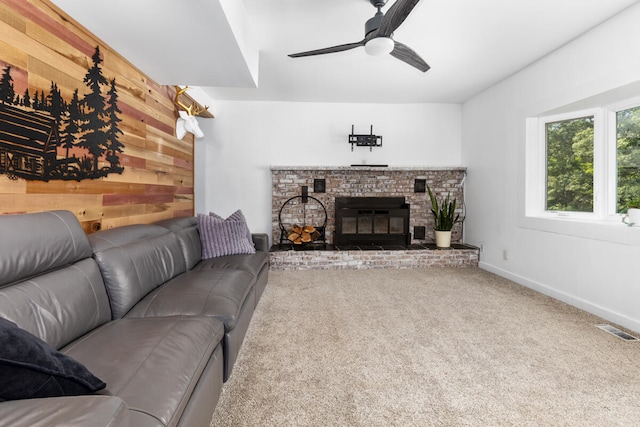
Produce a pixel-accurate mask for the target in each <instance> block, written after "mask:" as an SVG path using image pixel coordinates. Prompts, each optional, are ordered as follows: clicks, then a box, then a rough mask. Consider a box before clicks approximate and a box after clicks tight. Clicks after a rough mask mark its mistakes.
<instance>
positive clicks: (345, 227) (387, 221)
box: [333, 197, 411, 246]
mask: <svg viewBox="0 0 640 427" xmlns="http://www.w3.org/2000/svg"><path fill="white" fill-rule="evenodd" d="M335 204H336V210H335V221H336V228H335V235H334V237H333V244H334V245H335V246H388V245H400V246H408V245H409V244H410V242H411V236H410V234H409V211H410V209H409V208H410V206H409V204H408V203H406V201H405V198H404V197H336V199H335Z"/></svg>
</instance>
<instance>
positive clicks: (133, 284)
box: [89, 224, 187, 319]
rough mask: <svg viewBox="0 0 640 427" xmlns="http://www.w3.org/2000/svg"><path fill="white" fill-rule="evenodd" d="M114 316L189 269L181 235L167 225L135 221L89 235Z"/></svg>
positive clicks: (125, 310)
mask: <svg viewBox="0 0 640 427" xmlns="http://www.w3.org/2000/svg"><path fill="white" fill-rule="evenodd" d="M89 241H90V243H91V248H92V250H93V257H94V259H95V260H96V261H97V263H98V265H99V266H100V271H101V272H102V277H103V279H104V283H105V285H106V288H107V293H108V294H109V302H110V303H111V312H112V315H113V318H114V319H119V318H121V317H123V316H124V315H125V314H126V313H127V312H128V311H129V310H131V308H132V307H133V306H134V305H135V304H136V303H137V302H138V301H140V300H141V299H142V298H143V297H144V296H145V295H147V294H148V293H149V292H151V291H152V290H154V289H155V288H157V287H158V286H160V285H161V284H163V283H165V282H166V281H167V280H169V279H171V278H173V277H175V276H177V275H178V274H181V273H184V272H185V271H186V269H187V267H186V263H185V259H184V255H183V253H182V247H181V245H180V241H179V240H178V237H177V236H176V235H175V234H174V233H172V232H171V231H169V230H168V229H166V228H164V227H160V226H157V225H149V224H135V225H127V226H124V227H118V228H112V229H110V230H104V231H100V232H97V233H94V234H91V235H89Z"/></svg>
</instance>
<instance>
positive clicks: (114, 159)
mask: <svg viewBox="0 0 640 427" xmlns="http://www.w3.org/2000/svg"><path fill="white" fill-rule="evenodd" d="M107 95H108V97H109V98H108V107H107V110H106V114H107V117H108V118H109V127H108V128H107V144H108V145H107V150H108V151H107V161H108V162H109V163H110V164H111V168H110V170H111V171H113V172H118V173H122V171H123V168H122V167H121V166H120V156H119V155H118V153H122V148H123V147H124V144H123V143H121V142H120V140H119V138H118V134H122V131H121V130H120V128H119V127H118V123H119V122H121V121H122V119H120V118H119V117H118V114H120V113H122V111H120V109H119V108H118V92H117V89H116V79H112V80H111V88H110V89H109V92H108V93H107Z"/></svg>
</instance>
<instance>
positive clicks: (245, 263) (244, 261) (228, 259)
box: [193, 251, 269, 276]
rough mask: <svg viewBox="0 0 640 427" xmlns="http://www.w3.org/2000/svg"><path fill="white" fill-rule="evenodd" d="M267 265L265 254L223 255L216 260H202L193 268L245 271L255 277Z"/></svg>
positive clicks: (267, 260)
mask: <svg viewBox="0 0 640 427" xmlns="http://www.w3.org/2000/svg"><path fill="white" fill-rule="evenodd" d="M268 263H269V254H268V253H267V252H260V251H258V252H256V253H255V254H253V255H225V256H221V257H216V258H209V259H203V260H202V261H200V262H199V263H198V264H196V266H195V267H194V268H193V269H194V270H196V271H197V270H216V269H232V270H241V271H246V272H247V273H249V274H251V275H253V276H257V275H258V273H260V271H261V270H262V269H263V268H264V266H265V265H267V264H268Z"/></svg>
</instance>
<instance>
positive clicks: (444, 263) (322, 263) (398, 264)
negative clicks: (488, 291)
mask: <svg viewBox="0 0 640 427" xmlns="http://www.w3.org/2000/svg"><path fill="white" fill-rule="evenodd" d="M479 252H480V251H479V250H478V248H476V247H473V246H469V245H461V244H454V245H452V247H451V248H449V249H436V247H435V245H411V246H410V247H409V248H407V249H397V250H384V249H381V250H370V249H367V250H291V249H290V250H283V249H280V248H279V247H277V246H274V248H272V251H271V252H270V253H269V258H270V262H271V266H270V268H271V270H328V269H341V270H347V269H369V268H389V269H391V268H395V269H404V268H429V267H477V266H478V261H479Z"/></svg>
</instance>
